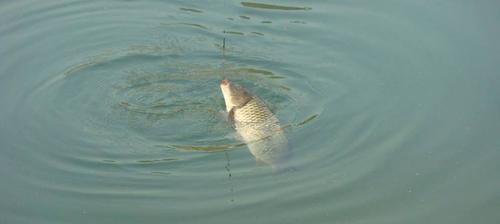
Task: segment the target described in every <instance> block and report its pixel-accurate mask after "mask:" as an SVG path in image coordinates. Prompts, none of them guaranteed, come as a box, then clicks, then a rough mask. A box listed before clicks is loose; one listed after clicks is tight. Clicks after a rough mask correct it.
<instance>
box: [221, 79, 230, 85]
mask: <svg viewBox="0 0 500 224" xmlns="http://www.w3.org/2000/svg"><path fill="white" fill-rule="evenodd" d="M229 83H231V82H229V80H228V79H226V78H224V79H222V80H221V81H220V85H221V86H227V85H229Z"/></svg>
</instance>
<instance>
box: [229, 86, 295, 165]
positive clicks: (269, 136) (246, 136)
mask: <svg viewBox="0 0 500 224" xmlns="http://www.w3.org/2000/svg"><path fill="white" fill-rule="evenodd" d="M220 88H221V91H222V94H223V96H224V101H225V104H226V111H227V112H228V116H229V120H230V121H232V122H233V125H234V128H235V130H236V132H237V133H238V134H239V135H240V136H241V138H242V140H243V141H244V142H245V143H246V144H247V146H248V148H249V150H250V153H252V155H253V156H254V157H255V159H256V160H257V162H258V163H265V164H268V165H271V166H272V167H273V169H274V170H275V171H276V172H281V171H283V170H285V169H286V167H287V166H286V164H287V161H288V159H289V157H290V152H289V148H288V140H287V138H286V136H285V134H284V132H283V130H282V128H281V126H280V122H279V120H278V119H277V118H276V116H275V115H274V114H273V113H272V112H271V111H270V110H269V108H268V107H267V106H266V104H265V103H264V102H263V101H262V100H261V99H259V98H258V97H257V96H254V95H252V94H250V93H249V92H248V91H247V90H246V89H245V88H244V87H242V86H240V85H238V84H235V83H232V82H230V81H229V80H227V79H223V80H222V81H221V84H220Z"/></svg>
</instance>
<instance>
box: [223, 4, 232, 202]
mask: <svg viewBox="0 0 500 224" xmlns="http://www.w3.org/2000/svg"><path fill="white" fill-rule="evenodd" d="M226 1H227V0H224V7H223V8H224V11H227V10H226ZM222 33H223V36H222V62H221V71H222V78H223V79H225V78H226V73H225V68H226V30H225V29H224V30H222ZM224 154H225V156H226V162H227V163H226V166H225V168H226V171H227V178H228V181H229V186H230V187H229V193H230V199H229V201H230V202H234V185H233V181H232V176H233V175H232V174H231V162H230V161H231V159H230V158H229V153H228V152H227V151H224Z"/></svg>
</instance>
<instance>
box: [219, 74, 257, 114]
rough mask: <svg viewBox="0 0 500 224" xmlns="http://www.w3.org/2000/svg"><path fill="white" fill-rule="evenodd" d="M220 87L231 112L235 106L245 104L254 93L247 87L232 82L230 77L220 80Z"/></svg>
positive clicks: (227, 108)
mask: <svg viewBox="0 0 500 224" xmlns="http://www.w3.org/2000/svg"><path fill="white" fill-rule="evenodd" d="M220 89H221V91H222V95H223V96H224V102H225V103H226V110H227V111H228V112H229V111H231V109H233V108H238V107H242V106H244V105H245V104H246V103H248V101H250V100H251V99H252V95H251V94H250V93H249V92H248V91H247V90H246V89H245V87H243V86H241V85H238V84H236V83H232V82H231V81H229V80H228V79H223V80H222V81H221V82H220Z"/></svg>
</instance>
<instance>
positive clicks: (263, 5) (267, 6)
mask: <svg viewBox="0 0 500 224" xmlns="http://www.w3.org/2000/svg"><path fill="white" fill-rule="evenodd" d="M241 5H243V6H245V7H248V8H257V9H272V10H311V9H312V8H311V7H297V6H285V5H274V4H266V3H257V2H241Z"/></svg>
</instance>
